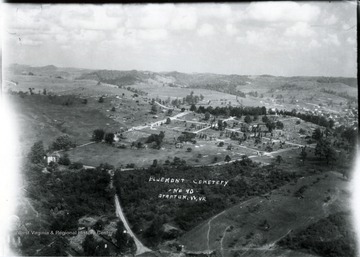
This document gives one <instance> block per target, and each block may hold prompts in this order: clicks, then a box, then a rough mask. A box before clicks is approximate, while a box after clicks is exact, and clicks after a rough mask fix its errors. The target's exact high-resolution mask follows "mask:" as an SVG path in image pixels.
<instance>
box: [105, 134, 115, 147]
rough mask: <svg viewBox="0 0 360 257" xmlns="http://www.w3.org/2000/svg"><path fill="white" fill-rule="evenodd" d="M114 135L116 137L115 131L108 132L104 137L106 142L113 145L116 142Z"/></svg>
mask: <svg viewBox="0 0 360 257" xmlns="http://www.w3.org/2000/svg"><path fill="white" fill-rule="evenodd" d="M114 137H115V135H114V133H106V134H105V137H104V140H105V143H108V144H110V145H111V144H112V143H114Z"/></svg>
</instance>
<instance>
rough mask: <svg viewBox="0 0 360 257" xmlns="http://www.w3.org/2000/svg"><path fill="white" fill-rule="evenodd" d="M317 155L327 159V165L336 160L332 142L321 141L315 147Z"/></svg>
mask: <svg viewBox="0 0 360 257" xmlns="http://www.w3.org/2000/svg"><path fill="white" fill-rule="evenodd" d="M315 155H316V156H318V157H320V158H325V159H326V164H329V163H330V161H331V160H335V159H336V152H335V149H334V148H333V147H332V146H331V143H330V141H328V140H324V139H320V140H319V142H318V143H317V144H316V147H315Z"/></svg>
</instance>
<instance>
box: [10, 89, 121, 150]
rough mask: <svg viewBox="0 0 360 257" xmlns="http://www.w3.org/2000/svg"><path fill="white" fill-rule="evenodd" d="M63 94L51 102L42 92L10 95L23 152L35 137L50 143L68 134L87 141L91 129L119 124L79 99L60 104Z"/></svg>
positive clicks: (36, 139) (110, 128)
mask: <svg viewBox="0 0 360 257" xmlns="http://www.w3.org/2000/svg"><path fill="white" fill-rule="evenodd" d="M62 98H64V99H65V97H59V98H57V100H56V101H58V102H52V101H51V100H50V99H49V97H48V96H42V95H31V96H26V97H24V98H21V97H20V96H17V95H12V96H10V99H11V102H12V105H13V108H14V109H15V113H16V116H15V119H16V121H17V123H18V127H19V128H18V129H19V137H20V140H21V143H22V151H23V152H24V153H27V152H28V150H29V149H30V147H31V146H32V144H33V143H34V142H36V141H38V140H42V141H43V142H44V144H45V146H49V145H50V144H51V142H53V141H54V140H55V138H56V137H58V136H60V135H63V134H68V135H69V136H70V137H71V138H72V140H74V141H75V142H76V144H78V145H79V144H84V143H88V142H89V141H90V140H91V135H92V132H93V130H95V129H97V128H99V127H100V128H101V127H102V128H104V129H105V130H106V131H117V130H119V128H120V127H121V124H120V123H118V122H115V121H114V120H112V119H110V118H108V117H106V116H105V115H104V114H103V113H102V112H101V111H99V110H96V109H95V108H89V107H88V106H87V105H83V104H81V103H79V102H77V101H78V100H74V104H73V105H71V106H65V105H62V104H61V101H63V100H61V99H62Z"/></svg>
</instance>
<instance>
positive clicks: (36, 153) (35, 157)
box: [28, 141, 45, 163]
mask: <svg viewBox="0 0 360 257" xmlns="http://www.w3.org/2000/svg"><path fill="white" fill-rule="evenodd" d="M44 156H45V150H44V145H43V142H42V141H38V142H36V143H35V144H34V145H33V146H32V147H31V150H30V153H29V155H28V158H29V160H30V162H32V163H43V162H44Z"/></svg>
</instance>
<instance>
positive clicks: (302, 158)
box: [300, 147, 307, 162]
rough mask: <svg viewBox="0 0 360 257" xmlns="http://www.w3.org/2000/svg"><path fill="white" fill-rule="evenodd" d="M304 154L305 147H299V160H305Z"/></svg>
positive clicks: (305, 154)
mask: <svg viewBox="0 0 360 257" xmlns="http://www.w3.org/2000/svg"><path fill="white" fill-rule="evenodd" d="M306 156H307V153H306V149H305V147H303V148H301V153H300V160H301V161H302V162H305V159H306Z"/></svg>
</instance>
